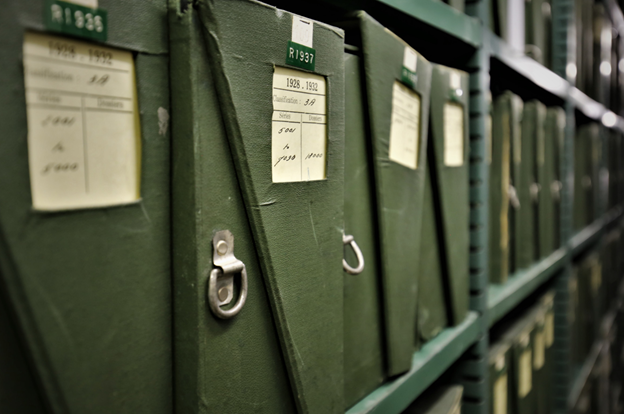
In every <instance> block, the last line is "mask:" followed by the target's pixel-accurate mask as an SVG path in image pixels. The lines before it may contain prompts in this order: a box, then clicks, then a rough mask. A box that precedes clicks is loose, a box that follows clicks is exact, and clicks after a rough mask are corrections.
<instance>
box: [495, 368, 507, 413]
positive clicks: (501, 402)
mask: <svg viewBox="0 0 624 414" xmlns="http://www.w3.org/2000/svg"><path fill="white" fill-rule="evenodd" d="M493 408H494V410H493V411H494V414H507V374H503V375H501V376H500V377H498V378H497V379H496V381H495V382H494V407H493Z"/></svg>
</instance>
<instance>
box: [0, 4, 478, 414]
mask: <svg viewBox="0 0 624 414" xmlns="http://www.w3.org/2000/svg"><path fill="white" fill-rule="evenodd" d="M48 6H50V5H49V4H47V3H46V7H48ZM187 6H188V4H187ZM76 7H79V6H76V5H72V4H69V3H67V4H65V3H59V4H57V3H54V4H52V7H51V8H50V10H47V11H46V13H47V12H51V16H50V15H48V14H45V16H46V18H51V19H52V24H48V23H50V22H46V23H45V24H44V23H41V22H40V19H41V18H42V17H43V16H41V15H36V13H34V12H33V13H31V12H30V11H28V10H26V11H24V10H23V8H21V7H20V8H15V10H16V11H15V12H14V13H8V14H4V13H3V14H2V16H0V34H2V36H3V38H4V39H5V40H6V41H5V43H3V47H2V50H1V51H0V53H1V54H0V64H1V65H2V66H6V67H7V68H10V71H9V73H7V74H6V76H7V79H10V80H11V82H10V85H8V84H5V83H0V88H1V89H0V113H1V114H2V118H1V120H2V123H3V125H4V127H5V128H6V136H7V137H9V138H8V139H7V145H6V146H3V151H2V152H1V154H0V158H1V159H0V164H2V165H4V166H5V167H6V172H5V173H3V174H1V175H0V188H2V189H3V194H6V196H3V200H2V203H0V236H1V237H0V242H1V243H0V255H1V257H2V260H1V261H0V266H1V272H0V276H1V277H2V282H3V283H2V286H3V291H2V298H3V299H4V298H6V299H7V300H6V306H7V307H9V308H10V312H9V314H10V315H12V316H14V317H15V326H16V327H17V329H16V330H17V332H19V334H14V335H13V336H15V337H19V338H23V339H24V341H25V342H24V348H23V349H24V350H25V352H26V354H27V357H26V358H25V360H26V361H29V362H25V363H24V364H25V365H27V364H28V363H30V362H32V363H33V365H34V367H33V372H34V373H35V378H36V379H35V381H34V384H39V385H40V388H38V389H40V390H41V396H42V398H41V400H42V401H44V402H45V404H46V405H49V406H51V407H52V409H53V411H55V412H68V413H85V412H90V413H100V412H102V413H113V412H114V413H124V412H150V413H166V412H167V411H169V410H171V409H174V410H175V411H176V412H204V411H205V410H208V411H209V412H247V411H248V410H249V407H250V404H251V405H253V406H254V410H255V411H256V412H266V413H272V414H274V413H289V414H290V413H293V412H297V411H298V412H306V413H342V412H344V411H345V409H346V408H348V407H350V406H352V405H353V404H355V403H356V402H357V401H358V400H360V399H361V398H362V397H363V396H365V395H366V394H368V393H369V392H371V391H372V390H374V389H375V388H377V387H378V386H379V385H380V384H381V383H382V382H384V381H385V380H386V379H387V378H389V377H392V376H396V375H398V374H401V373H403V372H406V371H408V370H409V369H410V367H411V364H412V359H413V358H412V357H413V354H414V351H415V350H417V349H418V348H419V346H420V344H421V343H422V342H424V341H426V340H428V339H430V338H432V337H434V336H435V335H436V334H438V333H439V332H440V331H441V330H442V329H443V327H444V326H446V325H457V324H460V323H461V322H462V321H464V319H465V318H466V315H467V314H468V306H469V281H470V278H469V274H468V273H469V264H468V256H469V208H470V205H469V160H468V156H469V151H468V144H469V143H468V130H469V116H468V100H469V95H470V94H469V82H468V74H466V73H465V72H461V71H458V70H455V69H451V68H447V67H443V66H439V65H433V64H431V63H430V62H428V61H427V60H426V59H424V58H423V57H422V56H421V55H420V54H418V53H417V52H416V51H415V50H413V49H412V48H411V47H409V46H408V45H407V44H406V43H405V42H403V41H402V40H401V39H399V38H398V37H397V36H395V35H394V34H393V33H391V32H389V31H388V30H386V29H385V28H384V27H383V26H382V25H380V24H378V23H377V22H376V21H375V20H373V19H372V18H371V17H370V16H368V15H367V14H366V13H364V12H361V13H358V14H357V15H355V16H353V18H352V20H351V21H349V22H344V25H345V29H346V30H348V31H352V33H356V35H355V36H353V39H354V40H355V41H356V42H359V43H358V44H355V45H348V46H347V45H345V43H344V39H345V37H344V32H343V31H342V30H340V29H338V28H336V27H332V26H328V25H326V24H323V23H319V22H315V21H312V20H309V19H306V18H304V17H301V16H297V15H294V14H290V13H288V12H286V11H281V10H277V9H275V8H272V7H269V6H267V5H265V4H262V3H259V2H255V1H226V0H216V1H211V2H199V3H197V4H193V5H192V6H191V7H188V8H186V9H185V10H181V9H179V5H178V4H175V2H172V7H171V9H170V10H169V25H168V30H165V31H164V33H166V36H168V40H169V41H170V42H171V47H170V48H169V50H170V56H166V55H165V54H163V53H161V52H162V49H159V48H158V47H154V45H153V44H152V43H150V42H152V41H155V38H156V40H158V39H159V38H160V37H157V36H155V35H154V37H152V36H149V35H146V34H143V36H138V35H137V36H130V35H128V33H132V30H133V29H134V27H133V25H131V24H130V23H129V22H128V21H126V20H123V18H122V17H123V16H125V15H126V14H127V13H122V11H123V10H124V8H123V7H122V6H121V5H120V4H118V3H116V2H113V1H111V2H109V3H107V7H108V8H109V9H108V12H109V14H108V18H109V19H110V20H109V22H110V29H111V30H110V31H109V32H108V36H109V38H112V39H115V42H116V43H115V42H114V43H113V44H115V45H116V46H123V47H125V49H127V50H121V49H119V48H111V47H107V46H104V45H102V44H100V43H94V42H85V41H78V40H75V39H74V38H73V37H68V36H59V35H57V34H55V35H52V34H50V33H47V32H44V31H42V27H46V28H48V29H50V30H55V31H58V25H61V26H62V25H64V24H66V20H65V19H63V16H65V15H66V14H68V15H69V16H70V17H72V16H76V15H79V13H83V14H84V11H83V10H82V9H80V8H78V9H76ZM136 7H142V6H136ZM145 7H147V6H145ZM17 10H19V11H17ZM64 10H66V11H69V13H65V12H64ZM159 10H160V9H157V8H156V9H149V8H148V10H144V12H145V13H148V14H150V16H152V18H153V19H154V21H158V20H159V19H160V18H162V17H164V16H162V15H161V14H159ZM59 16H60V20H59ZM70 20H71V19H70ZM33 21H34V22H37V23H36V24H32V22H33ZM24 22H26V23H28V24H26V23H24ZM116 25H117V26H116ZM113 28H115V30H113ZM74 29H75V28H74ZM122 29H123V30H122ZM251 29H253V30H251ZM72 30H73V29H72ZM154 30H156V29H154ZM61 32H63V33H65V34H66V35H71V36H77V35H80V34H84V33H82V32H80V31H68V30H61ZM118 32H125V33H126V35H125V36H121V40H120V37H119V36H120V35H119V33H118ZM161 34H162V33H161ZM97 39H98V40H103V39H105V37H104V38H101V37H97ZM358 39H359V40H358ZM161 46H162V45H161ZM167 70H169V71H170V73H169V76H168V75H167ZM169 97H171V101H169ZM170 102H171V106H170V107H171V113H169V111H168V110H167V108H169V103H170ZM169 127H171V130H170V131H169ZM169 133H170V135H169ZM169 136H171V142H169V141H168V139H169ZM3 145H4V144H3ZM170 151H171V153H170ZM170 206H171V207H170ZM113 207H114V208H113ZM170 208H171V210H170ZM234 242H235V243H234ZM234 246H236V247H234ZM171 280H173V286H172V283H171ZM172 301H173V303H171V302H172ZM10 326H13V325H11V324H5V325H3V329H6V331H7V332H10V331H11V328H10ZM96 327H97V328H96ZM7 336H8V335H7ZM14 343H15V344H20V343H21V342H20V341H18V340H15V341H14ZM251 344H253V346H252V345H251ZM7 352H8V351H7ZM12 352H13V353H14V354H15V355H21V352H22V351H21V350H20V347H19V346H17V345H16V346H15V347H14V348H12ZM15 358H17V356H16V357H15ZM6 359H12V357H11V358H8V357H7V358H6ZM128 367H132V372H131V373H128ZM172 367H173V368H172ZM172 370H173V371H172ZM0 375H4V372H3V373H1V374H0ZM10 376H11V375H10V374H8V375H7V377H4V379H3V380H2V382H1V383H0V384H1V385H0V387H1V388H2V390H3V392H4V395H7V396H8V397H7V398H9V397H11V396H14V397H13V400H12V401H13V403H15V404H16V405H19V404H22V401H23V398H20V397H19V396H20V395H21V396H23V395H26V394H27V393H28V392H32V390H31V391H25V388H26V385H25V384H26V383H21V382H20V383H12V382H11V380H10ZM145 379H149V381H146V380H145ZM172 383H173V386H172ZM113 384H114V385H113ZM113 386H114V388H115V391H114V392H113V391H109V390H110V389H111V387H113ZM20 387H22V388H20ZM14 388H18V390H17V391H15V392H13V391H10V390H12V389H14ZM172 390H173V391H172ZM171 392H175V397H174V398H173V397H172V396H171V394H170V393H171ZM168 393H169V394H168ZM168 395H169V396H170V398H169V399H167V396H168ZM32 401H36V399H32ZM173 401H175V404H177V406H176V407H175V408H174V407H171V404H172V402H173ZM137 407H139V408H137Z"/></svg>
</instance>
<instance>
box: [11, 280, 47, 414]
mask: <svg viewBox="0 0 624 414" xmlns="http://www.w3.org/2000/svg"><path fill="white" fill-rule="evenodd" d="M3 293H4V292H3V291H0V338H2V340H1V341H0V407H2V412H5V413H12V414H44V413H45V412H46V409H45V407H44V401H43V399H42V398H41V395H40V389H39V386H38V384H37V383H36V378H35V375H33V371H32V368H31V366H30V365H31V364H30V361H28V360H27V358H28V357H27V355H26V352H25V347H24V346H23V343H22V341H21V338H20V337H19V332H18V330H17V329H16V327H15V321H14V320H13V317H12V315H10V313H9V308H8V306H7V304H6V299H5V298H4V295H3Z"/></svg>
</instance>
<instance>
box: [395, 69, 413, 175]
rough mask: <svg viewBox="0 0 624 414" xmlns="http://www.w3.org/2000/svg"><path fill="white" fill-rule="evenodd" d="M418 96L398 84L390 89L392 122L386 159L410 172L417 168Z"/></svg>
mask: <svg viewBox="0 0 624 414" xmlns="http://www.w3.org/2000/svg"><path fill="white" fill-rule="evenodd" d="M418 141H420V96H418V94H417V93H416V92H414V91H413V90H411V89H409V88H408V87H407V86H405V85H403V84H402V83H400V82H397V81H395V82H394V86H393V87H392V120H391V124H390V144H389V149H388V157H389V158H390V159H391V160H392V161H394V162H396V163H398V164H401V165H404V166H406V167H408V168H411V169H412V170H415V169H416V168H417V167H418V144H419V142H418Z"/></svg>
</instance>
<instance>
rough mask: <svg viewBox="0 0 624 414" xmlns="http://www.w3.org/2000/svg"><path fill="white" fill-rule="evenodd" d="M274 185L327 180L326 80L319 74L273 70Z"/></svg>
mask: <svg viewBox="0 0 624 414" xmlns="http://www.w3.org/2000/svg"><path fill="white" fill-rule="evenodd" d="M271 148H272V151H271V152H272V160H271V165H272V176H273V182H274V183H287V182H297V181H317V180H324V179H325V178H326V165H327V162H326V159H325V157H326V150H327V102H326V81H325V78H324V77H322V76H319V75H314V74H311V73H306V72H302V71H299V70H294V69H287V68H282V67H276V68H275V73H274V74H273V118H272V133H271Z"/></svg>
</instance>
